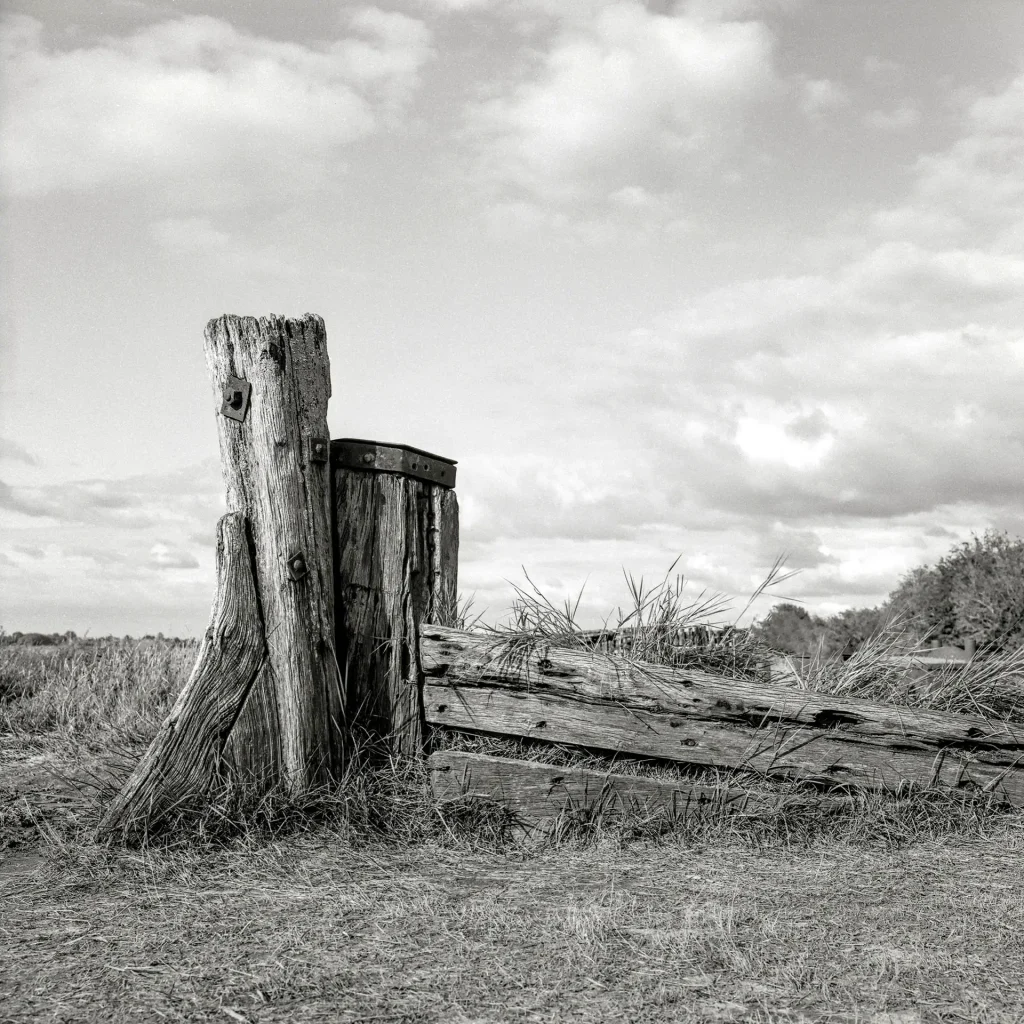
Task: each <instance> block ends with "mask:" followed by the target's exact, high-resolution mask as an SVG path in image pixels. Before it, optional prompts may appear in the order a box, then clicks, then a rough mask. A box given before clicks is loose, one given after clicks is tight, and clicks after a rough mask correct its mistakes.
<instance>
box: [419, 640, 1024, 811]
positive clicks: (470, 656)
mask: <svg viewBox="0 0 1024 1024" xmlns="http://www.w3.org/2000/svg"><path fill="white" fill-rule="evenodd" d="M420 661H421V666H422V670H423V673H424V677H425V685H424V696H423V701H424V710H425V717H426V721H427V722H428V723H429V724H431V725H439V726H444V727H447V728H450V729H463V730H472V731H480V732H488V733H496V734H499V735H510V736H522V737H528V738H531V739H544V740H548V741H550V742H552V743H568V744H572V745H576V746H581V747H588V748H595V749H603V750H608V751H616V752H621V753H629V754H635V755H640V756H645V757H658V758H667V759H670V760H674V761H680V762H686V763H693V764H713V765H721V766H725V767H735V768H738V767H750V768H754V769H756V770H759V771H766V772H773V773H777V774H779V775H782V776H785V777H789V778H793V779H813V780H816V781H820V782H825V783H830V784H835V785H839V784H843V783H854V784H856V785H859V786H865V787H870V788H895V787H899V786H900V785H903V784H906V783H916V784H921V785H940V786H944V787H949V788H952V789H958V790H985V791H988V792H992V793H995V794H996V795H997V796H999V797H1001V798H1002V799H1004V800H1006V801H1007V802H1010V803H1013V804H1016V805H1018V806H1021V805H1024V727H1022V726H1020V725H1014V724H1011V723H1006V722H998V721H990V720H988V719H984V718H980V717H974V716H968V715H954V714H947V713H942V712H935V711H919V710H911V709H909V708H903V707H896V706H890V705H884V704H875V703H872V702H869V701H864V700H855V699H851V698H842V697H832V696H829V695H827V694H815V693H807V692H804V691H795V690H792V689H789V688H784V687H770V686H763V685H760V684H756V683H748V682H743V681H740V680H734V679H725V678H720V677H716V676H712V675H709V674H707V673H703V672H696V671H692V670H689V669H676V668H669V667H666V666H660V665H647V664H630V663H628V662H625V661H623V660H621V659H619V658H616V657H614V656H611V655H604V654H600V653H597V652H587V651H572V650H564V649H555V648H550V647H537V648H535V649H534V650H533V651H532V652H530V653H529V654H528V656H524V657H518V658H509V657H503V656H502V655H501V652H500V651H499V650H498V649H497V648H495V647H494V646H493V645H492V646H491V647H490V648H488V646H487V645H486V643H482V642H481V640H480V638H479V637H474V636H473V635H471V634H468V633H462V632H459V631H457V630H452V629H444V628H441V627H434V626H432V627H430V628H429V629H424V630H423V631H422V632H421V637H420Z"/></svg>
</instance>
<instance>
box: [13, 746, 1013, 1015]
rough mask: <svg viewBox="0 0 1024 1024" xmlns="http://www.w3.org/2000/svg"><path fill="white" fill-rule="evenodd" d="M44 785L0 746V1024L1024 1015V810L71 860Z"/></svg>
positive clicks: (59, 807) (70, 813) (67, 795)
mask: <svg viewBox="0 0 1024 1024" xmlns="http://www.w3.org/2000/svg"><path fill="white" fill-rule="evenodd" d="M46 769H47V762H46V758H45V757H44V755H42V754H41V753H40V752H39V750H38V749H36V750H33V748H32V747H31V745H30V744H27V745H26V744H22V745H20V746H19V745H17V744H14V745H13V746H12V745H11V744H10V743H8V745H7V747H6V748H5V749H4V751H3V753H2V755H0V780H2V781H0V816H2V817H0V821H2V822H3V823H4V829H3V836H4V840H3V842H4V844H6V845H5V848H4V849H3V850H2V851H0V858H2V859H0V1021H2V1022H29V1021H62V1022H71V1021H76V1022H77V1021H83V1022H85V1021H90V1022H91V1021H101V1020H102V1021H115V1022H120V1021H125V1022H127V1021H133V1022H135V1021H160V1020H168V1021H197V1022H198V1021H219V1022H227V1021H250V1022H272V1021H300V1022H301V1021H324V1022H328V1021H329V1022H347V1024H356V1022H367V1024H368V1022H385V1021H389V1022H405V1024H413V1022H435V1021H436V1022H441V1021H452V1022H484V1021H486V1022H499V1021H524V1022H526V1021H531V1022H532V1021H538V1022H539V1021H543V1022H561V1021H579V1022H603V1021H623V1022H637V1024H644V1022H669V1021H680V1022H691V1021H692V1022H705V1021H706V1022H721V1021H764V1022H768V1021H787V1022H788V1021H793V1022H800V1021H802V1022H811V1021H815V1022H816V1021H834V1022H851V1024H852V1022H872V1024H931V1022H940V1021H941V1022H947V1021H948V1022H962V1021H977V1022H983V1024H1002V1022H1007V1024H1010V1022H1013V1024H1017V1022H1019V1021H1021V1020H1024V970H1022V967H1024V830H1022V829H1021V827H1020V825H1019V819H1018V824H1012V823H1011V824H1010V825H1008V826H1007V827H1006V828H1004V829H1003V830H1002V831H1001V833H1000V834H999V835H997V836H994V837H992V838H989V839H985V840H977V841H973V842H963V841H961V842H953V841H951V840H943V841H919V842H915V843H913V844H912V845H910V846H907V847H904V848H902V849H899V850H885V849H884V848H882V847H874V848H864V847H857V846H849V845H836V844H831V845H826V844H824V843H823V844H820V845H818V846H812V847H810V848H808V847H803V848H786V847H785V846H784V845H777V846H775V847H773V848H769V849H763V850H760V851H758V850H753V849H750V848H744V847H743V846H742V845H736V844H734V845H731V846H726V847H718V848H715V847H709V846H704V847H701V846H698V847H687V846H685V845H682V844H680V843H678V842H666V843H664V844H660V845H654V844H651V843H630V844H627V845H624V846H623V845H621V844H617V843H612V842H602V843H599V844H598V845H596V846H593V845H591V846H587V847H582V846H577V847H564V848H561V849H550V848H549V849H545V850H535V851H530V850H513V851H510V852H506V853H504V854H502V853H498V852H486V851H479V850H477V851H474V850H472V849H470V848H468V847H466V846H465V845H462V846H456V845H450V846H446V845H444V844H433V845H430V846H419V847H415V848H413V847H387V846H382V845H374V846H362V847H353V846H352V845H351V844H350V843H346V842H345V841H343V840H342V839H340V838H339V837H337V836H330V835H326V834H325V835H322V836H318V837H315V838H312V839H311V838H309V837H307V838H305V839H301V840H295V839H293V840H282V841H278V842H273V843H270V844H269V845H263V846H260V847H259V848H256V849H251V850H225V851H217V852H209V853H204V854H201V855H195V854H192V855H183V854H180V853H178V854H176V853H158V852H149V853H146V854H139V853H137V852H136V853H132V852H130V851H120V852H119V851H112V850H107V849H105V848H103V847H98V846H96V845H95V844H92V845H90V844H89V843H88V842H87V841H85V840H83V841H82V842H81V844H80V845H78V846H71V847H69V845H68V841H67V836H69V835H72V834H73V832H70V831H68V828H67V824H68V822H69V821H72V820H73V819H74V818H75V816H76V815H80V814H83V813H85V807H86V804H87V801H86V800H85V798H84V797H82V796H81V795H80V794H79V793H78V792H77V791H76V790H75V789H74V788H73V787H69V786H68V785H67V784H66V783H64V782H62V781H60V780H58V779H56V778H54V777H52V776H51V775H49V774H48V773H47V771H46ZM48 829H52V836H51V838H49V839H46V837H45V833H47V831H48ZM41 833H44V835H41ZM62 836H63V837H64V838H61V837H62Z"/></svg>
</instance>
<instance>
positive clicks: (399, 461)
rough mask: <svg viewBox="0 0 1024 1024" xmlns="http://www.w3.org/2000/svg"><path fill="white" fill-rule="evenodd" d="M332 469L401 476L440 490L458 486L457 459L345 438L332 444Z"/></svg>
mask: <svg viewBox="0 0 1024 1024" xmlns="http://www.w3.org/2000/svg"><path fill="white" fill-rule="evenodd" d="M331 465H332V466H343V467H344V468H346V469H365V470H370V471H372V472H377V473H401V474H402V476H411V477H415V478H416V479H417V480H425V481H426V482H427V483H430V484H438V485H439V486H441V487H454V486H455V466H456V462H455V460H454V459H446V458H444V457H443V456H441V455H434V454H433V453H432V452H425V451H423V450H422V449H421V448H410V447H409V446H408V445H401V444H387V443H385V442H384V441H365V440H362V439H360V438H356V437H342V438H339V439H338V440H337V441H332V442H331Z"/></svg>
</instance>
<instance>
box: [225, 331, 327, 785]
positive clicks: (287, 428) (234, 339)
mask: <svg viewBox="0 0 1024 1024" xmlns="http://www.w3.org/2000/svg"><path fill="white" fill-rule="evenodd" d="M206 358H207V363H208V365H209V368H210V373H211V375H212V378H213V385H214V407H215V409H216V410H217V429H218V434H219V438H220V453H221V466H222V470H223V473H224V482H225V485H226V487H227V503H228V508H229V509H232V510H238V511H241V512H244V513H245V515H246V516H247V517H248V519H249V523H250V528H251V536H252V551H253V560H254V565H255V570H256V586H257V594H258V599H259V602H260V607H261V611H262V615H263V620H264V624H265V629H266V642H267V651H268V654H267V665H266V668H265V670H264V671H263V672H262V673H261V675H260V678H259V679H258V680H257V683H256V685H255V686H254V688H253V693H252V695H251V697H250V699H249V700H247V701H246V703H245V706H244V707H243V709H242V713H241V715H240V717H239V721H238V725H237V727H236V729H235V730H234V732H233V734H232V736H231V738H230V740H229V742H228V744H227V746H226V748H225V751H224V756H225V760H226V762H227V764H228V765H229V766H230V767H231V768H232V769H233V770H234V771H235V772H236V773H237V774H239V775H241V776H245V777H250V778H251V777H254V776H255V777H262V778H265V779H266V780H268V781H272V782H276V783H280V784H281V785H282V786H283V787H284V788H285V789H286V790H287V791H289V792H302V791H305V790H307V789H309V788H310V787H312V786H314V785H317V784H320V783H322V782H326V781H327V780H328V779H329V778H330V777H332V776H334V775H337V774H338V773H339V772H340V769H341V765H342V758H343V734H342V731H341V724H342V717H343V709H342V694H341V685H340V680H339V678H338V674H337V668H336V661H335V657H334V579H333V572H332V557H331V543H332V530H331V504H330V486H331V484H330V469H329V464H328V463H327V462H326V461H322V462H321V461H316V460H313V459H311V458H310V451H309V442H310V439H312V438H321V439H326V438H327V437H328V431H327V402H328V399H329V397H330V394H331V377H330V364H329V360H328V355H327V343H326V332H325V329H324V323H323V320H322V319H321V318H320V317H318V316H314V315H313V314H306V315H305V316H303V317H301V318H299V319H287V318H285V317H280V316H271V317H261V318H259V319H256V318H255V317H238V316H222V317H217V318H216V319H214V320H211V321H210V322H209V324H208V325H207V328H206ZM229 375H233V376H236V377H241V378H242V379H243V380H246V381H248V382H249V384H250V385H251V386H252V394H251V399H250V405H249V410H248V413H247V415H246V417H245V419H244V420H243V421H242V422H237V421H236V420H233V419H229V418H227V417H225V416H222V415H220V408H221V401H222V387H223V384H224V382H225V381H226V379H227V377H228V376H229ZM298 552H301V553H302V554H303V556H304V557H305V562H306V567H307V570H308V571H307V573H306V575H305V576H304V577H303V578H302V579H299V580H293V579H292V578H291V577H290V575H289V572H288V565H287V562H288V559H289V558H290V557H291V556H292V555H294V554H296V553H298Z"/></svg>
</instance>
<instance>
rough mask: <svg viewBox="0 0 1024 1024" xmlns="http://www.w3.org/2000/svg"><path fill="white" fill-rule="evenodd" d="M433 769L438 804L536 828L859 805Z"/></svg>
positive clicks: (477, 768)
mask: <svg viewBox="0 0 1024 1024" xmlns="http://www.w3.org/2000/svg"><path fill="white" fill-rule="evenodd" d="M427 764H428V767H429V769H430V782H431V787H432V791H433V795H434V799H435V800H436V801H438V803H440V804H442V805H443V804H445V803H449V802H458V801H461V800H465V799H469V800H486V801H490V802H493V803H496V804H500V805H501V806H502V807H505V808H506V809H508V810H510V811H512V812H513V813H514V814H515V815H516V817H517V819H518V820H519V821H520V823H522V824H523V825H526V826H528V827H532V826H536V825H539V824H542V823H544V822H545V821H547V820H548V819H550V818H553V817H555V816H556V815H558V814H560V813H562V812H563V811H566V810H569V811H573V812H584V813H591V814H598V813H599V814H600V815H601V816H602V817H605V818H614V817H617V816H619V815H622V814H628V813H639V814H649V815H652V816H653V815H660V816H664V817H666V818H669V819H673V820H676V819H680V818H684V817H686V816H687V815H689V814H692V813H694V812H696V811H700V812H704V813H707V812H710V813H712V814H773V813H780V812H782V811H784V810H785V809H786V808H788V807H793V806H805V805H810V804H813V805H815V806H819V807H828V808H837V807H846V806H850V805H851V804H852V802H853V801H852V800H851V799H850V798H847V797H823V796H818V795H816V794H806V793H792V794H790V793H777V794H773V793H756V792H752V791H750V790H745V789H739V788H732V787H716V786H698V785H688V784H687V783H686V782H684V781H683V780H666V779H652V778H648V777H646V776H641V775H624V774H621V773H612V772H599V771H594V770H592V769H587V768H565V767H562V766H559V765H553V764H541V763H539V762H537V761H521V760H517V759H515V758H511V757H493V756H491V755H489V754H476V753H470V752H468V751H461V750H439V751H436V752H435V753H433V754H431V755H430V758H429V759H428V762H427Z"/></svg>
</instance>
